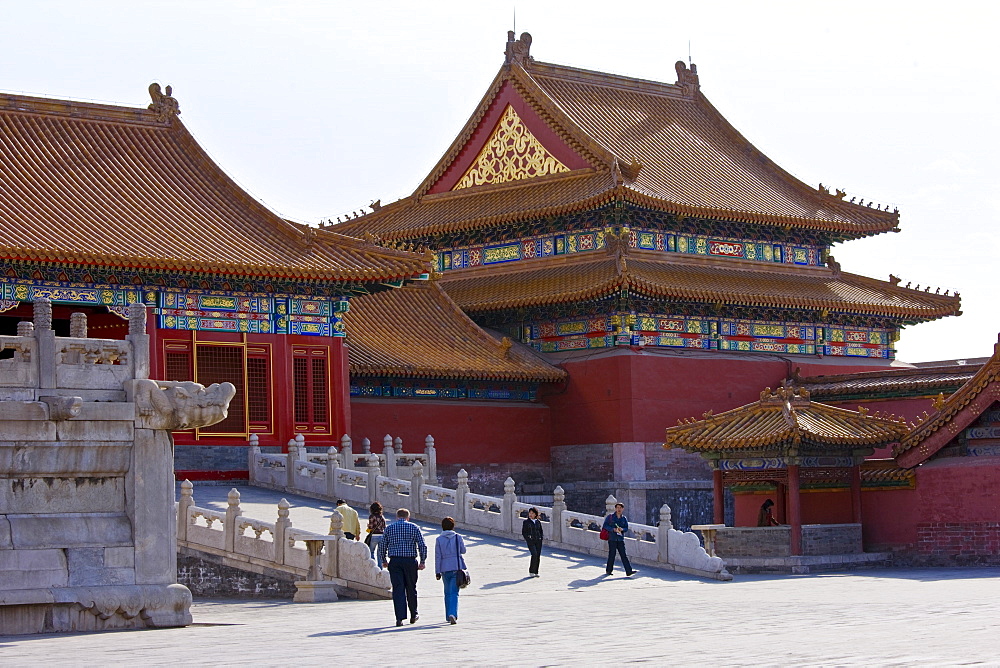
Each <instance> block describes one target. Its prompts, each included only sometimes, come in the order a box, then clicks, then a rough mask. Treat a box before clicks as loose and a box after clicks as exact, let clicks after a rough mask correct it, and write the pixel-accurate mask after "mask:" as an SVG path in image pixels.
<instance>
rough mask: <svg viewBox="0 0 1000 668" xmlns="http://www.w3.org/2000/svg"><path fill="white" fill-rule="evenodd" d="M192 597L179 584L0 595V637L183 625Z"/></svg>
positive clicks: (51, 588) (52, 588)
mask: <svg viewBox="0 0 1000 668" xmlns="http://www.w3.org/2000/svg"><path fill="white" fill-rule="evenodd" d="M190 623H191V592H190V591H188V588H187V587H185V586H183V585H179V584H171V585H119V586H107V587H50V588H48V589H21V590H6V591H0V633H3V634H5V635H6V634H9V635H19V634H27V633H60V632H68V631H111V630H118V629H147V628H164V627H172V626H187V625H188V624H190Z"/></svg>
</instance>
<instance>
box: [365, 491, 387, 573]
mask: <svg viewBox="0 0 1000 668" xmlns="http://www.w3.org/2000/svg"><path fill="white" fill-rule="evenodd" d="M383 533H385V515H383V514H382V504H381V503H379V502H378V501H376V502H375V503H373V504H372V505H370V506H368V536H367V537H366V538H365V543H367V544H368V549H369V550H371V552H372V559H374V558H375V550H377V549H378V546H379V543H381V542H382V534H383Z"/></svg>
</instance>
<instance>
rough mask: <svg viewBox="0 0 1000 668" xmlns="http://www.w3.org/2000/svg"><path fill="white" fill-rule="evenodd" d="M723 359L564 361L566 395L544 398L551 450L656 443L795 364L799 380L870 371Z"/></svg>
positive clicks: (750, 395) (739, 402)
mask: <svg viewBox="0 0 1000 668" xmlns="http://www.w3.org/2000/svg"><path fill="white" fill-rule="evenodd" d="M808 359H809V358H806V359H805V360H800V359H794V360H793V361H792V362H790V363H786V362H785V361H784V360H783V359H781V358H767V359H764V358H763V357H758V358H756V359H746V358H745V357H737V356H736V355H732V356H728V355H725V354H713V355H702V354H692V355H690V356H686V355H683V354H675V355H663V354H657V353H655V352H649V351H647V352H639V351H635V350H632V349H629V350H622V351H619V352H617V353H616V354H606V355H601V356H598V357H594V358H591V359H587V360H580V361H575V360H567V361H565V362H563V364H562V366H563V367H564V368H565V369H566V370H567V371H569V374H570V378H569V382H568V384H567V386H566V389H565V391H562V392H559V393H557V394H552V395H548V396H546V395H544V394H543V395H541V396H542V400H543V401H545V402H546V403H548V404H549V405H550V406H551V407H552V419H553V423H552V424H553V426H552V434H553V445H572V444H577V443H619V442H628V441H659V440H662V439H663V430H664V429H666V428H667V427H670V426H673V425H675V424H677V420H678V419H681V418H689V417H699V418H700V417H701V415H702V413H704V412H705V411H706V410H708V409H711V410H712V411H713V412H715V413H720V412H722V411H725V410H730V409H732V408H738V407H739V406H743V405H745V404H748V403H750V402H753V401H757V400H758V399H760V393H761V390H763V389H764V388H765V387H771V388H774V387H777V386H778V385H779V384H780V383H781V381H782V380H783V379H785V378H787V377H788V376H790V375H791V372H792V371H793V370H794V369H795V368H796V367H798V368H799V369H800V374H801V375H813V374H821V373H822V374H837V373H848V372H851V371H870V370H872V368H873V367H872V366H871V365H870V364H869V365H865V364H864V363H856V362H854V363H852V362H849V361H847V360H843V361H844V363H843V364H835V363H832V361H831V359H830V358H825V359H824V361H819V360H817V362H816V363H812V362H810V361H808Z"/></svg>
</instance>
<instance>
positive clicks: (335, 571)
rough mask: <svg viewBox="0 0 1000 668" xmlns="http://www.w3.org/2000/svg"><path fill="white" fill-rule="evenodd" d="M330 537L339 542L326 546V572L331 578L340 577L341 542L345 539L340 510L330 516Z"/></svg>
mask: <svg viewBox="0 0 1000 668" xmlns="http://www.w3.org/2000/svg"><path fill="white" fill-rule="evenodd" d="M329 533H330V535H331V536H336V537H337V540H335V541H333V542H330V543H327V544H326V572H327V573H328V574H329V575H330V577H331V578H339V577H340V540H341V539H342V538H343V537H344V516H343V515H341V514H340V511H339V510H334V511H333V513H332V514H331V515H330V532H329Z"/></svg>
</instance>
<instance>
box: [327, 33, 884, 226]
mask: <svg viewBox="0 0 1000 668" xmlns="http://www.w3.org/2000/svg"><path fill="white" fill-rule="evenodd" d="M529 42H530V39H529ZM518 43H521V42H518ZM509 86H512V87H513V88H514V89H515V90H516V91H517V94H518V95H519V96H520V97H521V98H522V99H524V100H525V101H526V102H527V104H528V105H530V107H531V108H532V109H533V111H534V112H535V113H536V114H537V116H538V117H539V118H541V119H543V120H544V122H545V123H546V124H548V126H549V127H550V128H551V129H552V130H553V132H554V133H555V134H556V135H557V136H559V137H560V139H562V140H563V141H564V142H565V143H566V144H567V145H568V146H573V147H575V148H576V150H577V151H578V153H579V154H580V155H581V156H583V157H584V158H585V159H586V160H587V161H588V162H590V163H591V164H593V165H595V167H596V170H597V172H598V174H599V176H598V177H596V178H594V179H593V181H592V183H590V184H588V186H589V187H585V186H584V184H582V183H573V184H570V181H571V180H572V179H574V178H578V177H577V175H576V174H574V173H570V174H567V175H555V176H550V177H541V178H539V179H529V180H528V181H527V182H530V181H538V182H539V183H541V182H542V179H543V178H544V179H549V181H548V182H547V185H546V186H545V187H543V188H539V189H537V190H535V189H530V188H520V187H518V185H527V182H526V183H522V184H518V183H516V182H515V183H513V184H510V183H508V184H503V185H502V186H479V187H474V188H468V189H461V190H453V191H452V192H444V193H438V194H436V195H433V196H428V195H427V194H428V192H430V191H431V189H432V187H434V185H435V184H436V183H437V181H438V179H439V178H440V177H441V176H442V175H443V174H444V173H445V172H446V171H447V170H448V169H449V168H450V167H451V166H452V165H453V164H454V163H455V162H456V161H457V160H459V159H460V156H462V155H463V154H464V152H466V151H467V142H468V141H469V140H470V138H472V137H473V135H474V134H475V133H476V132H477V130H478V128H479V124H480V123H481V122H483V121H484V118H485V117H486V116H487V110H488V109H489V107H490V105H491V104H492V103H493V102H494V101H495V100H496V99H498V98H499V96H500V95H501V91H503V90H506V88H507V87H509ZM586 171H589V170H586ZM564 181H565V182H566V183H565V184H563V182H564ZM595 187H597V188H599V189H600V190H599V191H595V190H594V188H595ZM508 189H509V190H510V192H507V193H504V194H500V191H504V190H508ZM575 190H582V191H583V192H575ZM515 191H516V192H515ZM598 193H600V195H602V196H603V199H605V200H608V199H615V200H618V201H632V202H634V203H636V204H639V205H641V206H647V207H650V208H655V209H659V210H663V211H667V212H670V213H674V214H677V215H679V216H694V217H704V218H715V219H721V220H732V221H739V222H749V223H759V224H765V225H776V226H794V227H800V228H806V229H813V230H821V231H827V232H831V233H834V234H835V235H838V236H840V237H842V238H859V237H864V236H868V235H872V234H878V233H881V232H886V231H889V230H893V229H896V228H897V225H898V222H899V216H898V213H896V212H895V211H893V212H889V211H883V210H880V209H878V208H872V207H871V205H870V203H869V205H868V206H863V205H861V204H860V203H859V204H854V203H851V202H850V201H847V200H846V198H845V197H844V196H840V197H838V196H837V195H831V194H829V192H828V190H827V189H818V188H814V187H811V186H808V185H806V184H804V183H802V182H801V181H799V180H798V179H796V178H795V177H793V176H792V175H790V174H789V173H788V172H786V171H784V170H783V169H781V168H780V167H779V166H778V165H777V164H775V163H774V162H773V161H771V160H770V159H768V158H767V156H765V155H764V154H763V153H761V152H760V151H759V150H758V149H757V148H756V147H754V146H753V145H752V144H751V143H750V142H749V141H748V140H747V139H746V138H745V137H743V136H742V135H741V134H740V133H739V132H737V131H736V129H735V128H733V126H732V125H730V124H729V122H728V121H726V119H725V118H723V116H722V115H721V114H720V113H719V112H718V110H717V109H716V108H715V107H714V106H712V104H711V103H710V102H709V101H708V99H707V98H706V97H705V96H704V95H703V94H702V93H701V91H700V87H699V84H698V76H697V74H695V73H694V72H693V71H692V70H688V69H687V67H686V66H684V65H683V63H678V81H677V83H674V84H665V83H658V82H653V81H646V80H642V79H634V78H630V77H623V76H616V75H611V74H605V73H600V72H592V71H587V70H581V69H577V68H572V67H565V66H561V65H554V64H548V63H540V62H535V61H534V60H532V59H530V58H524V59H516V60H515V61H508V63H507V64H505V65H504V66H503V67H502V68H501V70H500V72H499V73H498V74H497V77H496V78H495V79H494V81H493V84H492V85H491V87H490V88H489V90H488V91H487V94H486V95H485V96H484V97H483V100H482V101H481V102H480V105H479V107H478V108H477V109H476V111H475V112H474V113H473V115H472V116H471V117H470V119H469V121H468V122H467V123H466V125H465V127H464V128H463V129H462V131H461V132H460V133H459V135H458V137H457V138H456V140H455V141H454V143H453V144H452V145H451V147H450V148H449V149H448V150H447V151H446V152H445V154H444V156H443V157H442V158H441V160H440V161H439V162H438V164H437V165H436V166H435V168H434V169H433V170H432V171H431V172H430V174H428V176H427V178H425V179H424V181H423V182H422V183H421V184H420V186H419V187H418V188H417V189H416V190H415V191H414V193H413V195H412V196H411V197H408V198H406V199H404V200H400V201H399V202H396V203H394V204H390V205H388V206H386V207H383V208H382V209H381V210H380V211H377V212H374V213H372V214H369V215H367V216H363V217H360V218H357V219H354V220H351V221H350V222H348V223H345V224H343V230H344V231H345V232H347V233H349V234H358V233H362V232H365V231H369V232H372V233H376V234H379V235H381V236H382V237H383V238H386V239H405V238H414V237H419V236H424V235H429V234H436V233H441V232H450V231H458V230H465V229H470V228H479V227H488V226H492V225H498V224H502V223H504V222H509V221H513V220H525V219H529V218H536V217H539V216H541V215H546V214H545V213H544V212H546V211H548V210H550V209H551V208H552V207H557V208H561V209H566V208H567V207H575V209H576V210H581V209H584V208H587V207H589V206H592V205H593V203H594V200H595V198H597V199H600V198H599V197H597V196H598ZM458 197H461V198H468V197H472V199H471V200H464V201H462V202H461V203H458V202H456V203H454V204H450V203H448V204H446V202H448V201H449V200H451V199H453V198H458ZM574 197H575V199H574ZM498 200H499V201H498ZM862 201H863V200H862Z"/></svg>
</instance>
